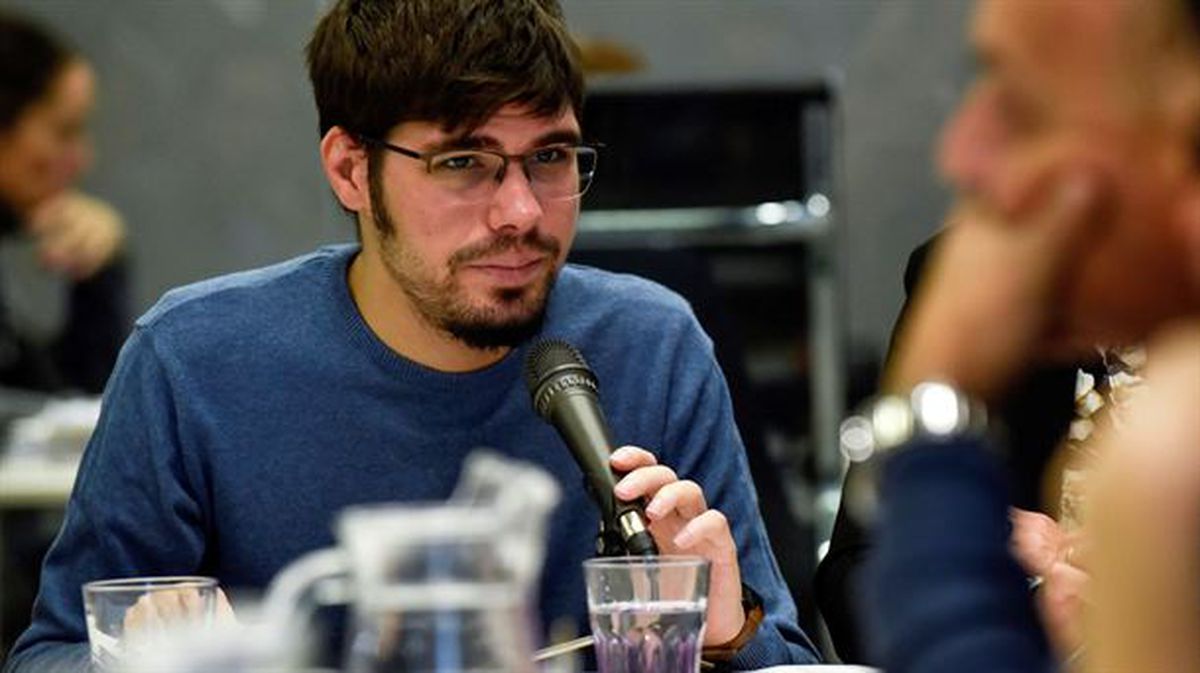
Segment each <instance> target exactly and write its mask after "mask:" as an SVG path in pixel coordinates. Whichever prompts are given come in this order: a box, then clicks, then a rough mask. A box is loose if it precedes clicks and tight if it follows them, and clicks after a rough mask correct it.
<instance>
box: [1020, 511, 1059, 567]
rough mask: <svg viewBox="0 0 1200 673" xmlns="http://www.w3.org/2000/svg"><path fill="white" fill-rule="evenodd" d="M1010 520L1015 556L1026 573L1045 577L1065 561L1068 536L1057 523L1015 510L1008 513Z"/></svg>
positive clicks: (1044, 516)
mask: <svg viewBox="0 0 1200 673" xmlns="http://www.w3.org/2000/svg"><path fill="white" fill-rule="evenodd" d="M1009 519H1010V520H1011V521H1012V527H1013V529H1012V540H1011V546H1012V551H1013V556H1015V557H1016V559H1017V562H1018V563H1020V564H1021V567H1022V568H1024V569H1025V572H1026V573H1027V574H1029V575H1035V576H1038V577H1045V576H1046V574H1047V573H1049V572H1050V569H1051V568H1052V567H1053V566H1054V564H1055V563H1058V562H1060V561H1064V560H1066V556H1067V550H1068V544H1067V536H1066V534H1065V533H1063V531H1062V529H1061V528H1060V527H1059V525H1058V522H1057V521H1055V520H1054V519H1052V518H1050V517H1048V516H1046V515H1045V514H1042V513H1041V512H1030V511H1028V510H1024V509H1018V508H1016V507H1013V508H1011V509H1010V510H1009Z"/></svg>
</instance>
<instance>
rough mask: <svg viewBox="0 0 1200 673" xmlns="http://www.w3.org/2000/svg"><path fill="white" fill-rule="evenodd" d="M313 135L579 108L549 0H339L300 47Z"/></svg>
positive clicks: (577, 82) (558, 16)
mask: <svg viewBox="0 0 1200 673" xmlns="http://www.w3.org/2000/svg"><path fill="white" fill-rule="evenodd" d="M306 52H307V57H308V74H309V78H310V80H311V81H312V87H313V95H314V97H315V98H316V104H317V114H318V119H319V126H320V132H321V135H322V136H324V135H325V133H326V132H328V131H329V129H331V128H333V127H334V126H340V127H342V128H344V129H346V130H347V131H349V132H351V133H355V134H361V135H366V136H373V137H382V136H384V135H386V134H387V132H388V131H389V130H390V129H391V128H392V127H394V126H395V125H396V124H399V123H401V122H405V121H426V122H434V123H440V124H441V125H442V126H443V128H445V129H446V130H447V131H456V130H462V129H465V130H468V131H469V130H471V129H473V128H475V127H477V126H479V125H480V124H482V123H484V122H485V121H486V120H487V119H488V118H489V117H491V116H492V115H493V114H495V112H496V111H497V110H499V109H500V108H501V107H503V106H504V105H507V104H510V103H519V104H523V105H527V106H529V107H530V109H531V110H532V111H533V112H534V113H535V114H544V115H546V116H549V115H552V114H555V113H557V112H559V111H561V110H563V109H565V108H566V106H568V105H570V106H571V107H572V108H573V109H574V110H575V112H576V114H578V113H579V112H580V111H581V108H582V103H583V100H582V99H583V74H582V71H581V69H580V65H579V55H578V48H577V46H576V45H575V43H574V42H573V41H572V39H571V37H570V35H569V33H568V32H567V28H566V24H565V22H564V20H563V15H562V10H561V8H560V7H559V5H558V2H557V0H339V1H338V2H337V4H335V5H334V6H333V8H332V9H331V10H330V11H329V13H327V14H326V15H325V16H324V17H323V18H322V19H321V21H320V23H319V24H318V25H317V28H316V30H315V31H314V33H313V36H312V40H311V41H310V42H309V43H308V47H307V49H306Z"/></svg>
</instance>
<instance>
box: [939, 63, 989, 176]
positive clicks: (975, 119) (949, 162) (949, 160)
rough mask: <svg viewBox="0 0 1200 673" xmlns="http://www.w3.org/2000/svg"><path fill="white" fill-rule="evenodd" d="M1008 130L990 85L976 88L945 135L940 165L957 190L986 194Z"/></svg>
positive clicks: (960, 108)
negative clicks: (1001, 118) (1005, 129)
mask: <svg viewBox="0 0 1200 673" xmlns="http://www.w3.org/2000/svg"><path fill="white" fill-rule="evenodd" d="M1004 143H1005V138H1004V127H1003V124H1002V123H1001V121H1000V116H999V114H998V110H997V109H996V101H995V99H994V96H993V95H992V93H991V91H990V90H989V89H988V88H987V87H986V85H980V84H977V85H975V86H974V87H972V89H971V91H970V92H969V93H968V94H967V96H966V98H965V99H963V102H962V103H961V104H960V105H959V107H958V110H956V111H955V113H954V117H953V118H952V119H951V120H950V122H949V123H948V124H947V126H946V129H945V130H944V131H943V132H942V137H941V141H940V144H939V149H938V166H939V168H940V170H941V172H942V175H943V176H944V177H945V178H946V180H947V181H949V182H950V183H951V184H952V185H954V186H955V187H956V188H958V189H960V190H962V191H964V192H968V193H976V192H986V191H987V189H988V187H989V185H990V184H991V183H992V181H993V180H992V179H993V175H994V174H995V172H996V169H997V165H998V163H999V161H1000V154H1001V150H1002V148H1003V146H1004Z"/></svg>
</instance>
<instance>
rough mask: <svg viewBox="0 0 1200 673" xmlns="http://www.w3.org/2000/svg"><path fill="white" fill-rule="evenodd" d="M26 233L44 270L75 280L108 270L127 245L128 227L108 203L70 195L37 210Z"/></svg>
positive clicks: (73, 194)
mask: <svg viewBox="0 0 1200 673" xmlns="http://www.w3.org/2000/svg"><path fill="white" fill-rule="evenodd" d="M27 229H28V231H29V233H30V235H31V236H33V239H34V241H35V243H36V245H37V251H38V258H39V260H40V261H41V264H42V266H43V267H45V268H46V269H47V270H49V271H51V272H53V273H57V274H60V275H63V276H66V277H68V278H71V279H73V280H83V279H86V278H89V277H91V276H92V275H93V274H95V273H96V272H97V271H99V270H100V269H102V268H104V267H105V266H107V265H108V264H109V263H110V262H111V261H112V260H113V258H114V257H116V255H117V253H118V252H120V250H121V248H122V246H123V245H124V242H125V224H124V222H123V221H122V220H121V216H120V214H118V213H117V211H115V210H113V208H112V207H111V206H109V205H108V204H107V203H105V202H103V201H100V200H99V199H96V198H93V197H91V196H88V195H86V194H82V193H80V192H67V193H65V194H63V195H61V196H58V197H56V198H54V199H52V200H51V201H50V202H48V203H47V204H45V205H44V206H42V207H40V208H38V209H37V210H36V211H35V212H34V213H33V215H32V216H31V217H30V218H29V221H28V223H27Z"/></svg>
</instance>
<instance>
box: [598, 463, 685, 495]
mask: <svg viewBox="0 0 1200 673" xmlns="http://www.w3.org/2000/svg"><path fill="white" fill-rule="evenodd" d="M678 480H679V477H677V476H676V475H675V470H672V469H671V468H669V467H667V466H666V465H651V466H650V467H639V468H638V469H636V470H634V471H633V472H630V473H629V474H627V475H625V476H624V477H623V478H622V479H621V481H619V482H617V486H616V488H615V489H613V492H614V493H616V494H617V497H618V498H620V499H622V500H635V499H637V498H640V497H643V496H646V497H653V496H654V494H655V493H657V492H658V490H659V489H660V488H662V487H663V486H666V485H667V484H671V483H674V482H676V481H678Z"/></svg>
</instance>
